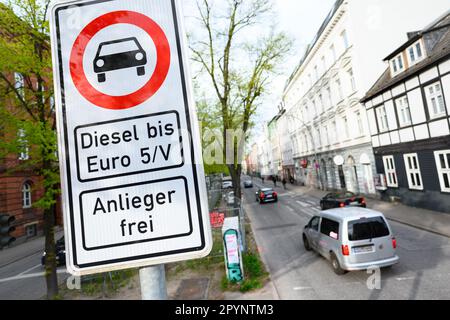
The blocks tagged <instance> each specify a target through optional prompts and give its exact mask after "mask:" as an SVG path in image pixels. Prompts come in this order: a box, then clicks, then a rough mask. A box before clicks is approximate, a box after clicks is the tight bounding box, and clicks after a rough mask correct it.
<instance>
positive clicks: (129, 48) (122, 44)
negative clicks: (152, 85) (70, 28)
mask: <svg viewBox="0 0 450 320" xmlns="http://www.w3.org/2000/svg"><path fill="white" fill-rule="evenodd" d="M146 64H147V54H146V53H145V51H144V49H142V46H141V44H140V43H139V41H138V40H137V39H136V38H135V37H132V38H125V39H119V40H114V41H107V42H102V43H100V45H99V46H98V50H97V54H96V55H95V58H94V72H95V73H97V79H98V82H105V81H106V75H105V72H108V71H113V70H119V69H125V68H133V67H136V68H137V75H138V76H143V75H145V67H144V66H145V65H146Z"/></svg>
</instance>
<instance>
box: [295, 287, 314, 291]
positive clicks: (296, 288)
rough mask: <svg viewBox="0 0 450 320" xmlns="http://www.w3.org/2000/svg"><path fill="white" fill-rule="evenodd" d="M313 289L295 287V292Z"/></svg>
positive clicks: (311, 288)
mask: <svg viewBox="0 0 450 320" xmlns="http://www.w3.org/2000/svg"><path fill="white" fill-rule="evenodd" d="M313 289H314V288H313V287H295V288H294V291H301V290H313Z"/></svg>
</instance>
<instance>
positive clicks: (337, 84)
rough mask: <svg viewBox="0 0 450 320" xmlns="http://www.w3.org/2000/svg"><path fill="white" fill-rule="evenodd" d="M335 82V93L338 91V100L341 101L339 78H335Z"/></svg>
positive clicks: (342, 97) (342, 96)
mask: <svg viewBox="0 0 450 320" xmlns="http://www.w3.org/2000/svg"><path fill="white" fill-rule="evenodd" d="M335 84H336V90H337V93H338V98H339V101H342V99H344V94H343V93H342V86H341V80H339V79H336V80H335Z"/></svg>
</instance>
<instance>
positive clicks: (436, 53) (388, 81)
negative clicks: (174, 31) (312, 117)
mask: <svg viewBox="0 0 450 320" xmlns="http://www.w3.org/2000/svg"><path fill="white" fill-rule="evenodd" d="M443 28H447V31H445V32H444V34H443V35H442V37H441V38H440V40H439V41H438V42H437V44H436V45H435V46H434V47H433V48H431V51H428V52H427V56H426V58H425V59H424V60H422V61H420V62H419V63H417V64H415V65H413V66H411V67H409V68H408V69H407V70H405V71H403V72H401V73H399V74H397V75H396V76H395V77H392V76H391V71H390V67H387V68H386V70H385V72H384V73H383V74H382V75H381V77H380V78H379V79H378V80H377V82H376V83H375V84H374V85H373V87H372V88H371V89H369V91H368V92H367V93H366V96H365V97H364V98H363V99H361V101H362V102H363V103H364V102H366V101H367V100H369V99H371V98H373V97H374V96H376V95H378V94H380V93H382V92H384V91H385V90H387V89H389V88H391V87H393V86H395V85H397V84H398V83H400V82H402V81H405V80H407V79H408V78H410V77H412V76H414V75H416V74H417V73H419V72H421V71H422V70H425V69H427V68H428V67H430V66H432V65H434V64H436V63H438V62H440V61H442V60H444V59H446V58H448V57H450V11H448V12H446V14H445V15H444V17H441V19H440V20H439V21H438V22H437V23H433V24H432V26H431V27H427V28H426V29H424V30H422V31H420V32H419V33H417V35H416V36H413V37H411V38H410V39H409V40H408V41H407V42H405V43H404V44H403V45H402V46H400V47H399V48H398V49H397V50H395V51H394V52H393V53H391V54H390V55H389V56H388V57H386V59H385V60H389V59H390V58H391V57H395V56H396V55H397V54H398V53H399V52H400V51H403V50H405V49H406V48H407V47H408V46H410V45H411V44H412V43H414V42H415V41H417V40H418V39H420V38H421V37H423V36H424V35H426V34H428V33H430V32H433V31H437V30H441V29H443Z"/></svg>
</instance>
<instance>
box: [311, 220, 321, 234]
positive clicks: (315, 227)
mask: <svg viewBox="0 0 450 320" xmlns="http://www.w3.org/2000/svg"><path fill="white" fill-rule="evenodd" d="M319 222H320V218H319V217H314V218H312V219H311V221H310V222H309V227H310V228H311V229H312V230H315V231H319Z"/></svg>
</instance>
